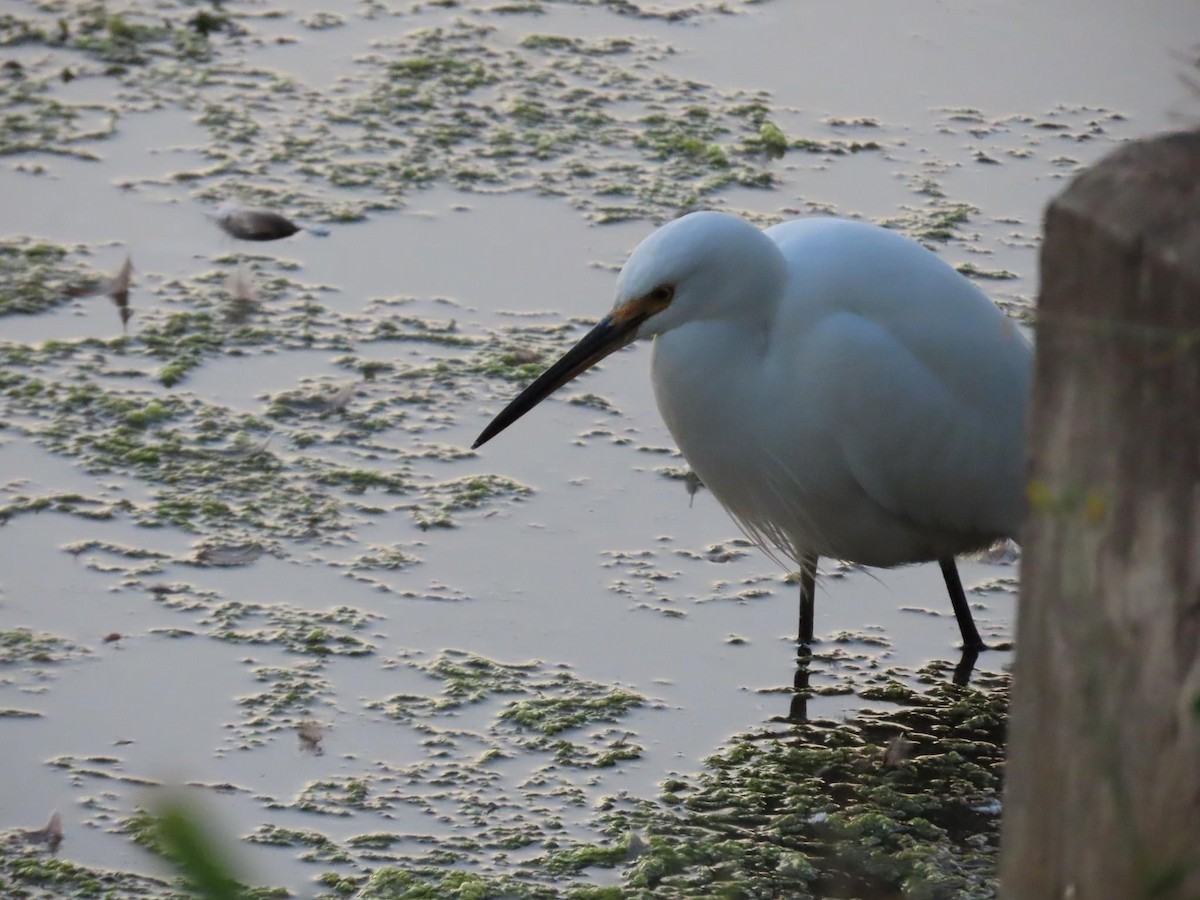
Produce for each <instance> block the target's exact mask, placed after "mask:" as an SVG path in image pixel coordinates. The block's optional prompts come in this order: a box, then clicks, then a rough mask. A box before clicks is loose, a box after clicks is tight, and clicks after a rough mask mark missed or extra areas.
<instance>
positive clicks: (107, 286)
mask: <svg viewBox="0 0 1200 900" xmlns="http://www.w3.org/2000/svg"><path fill="white" fill-rule="evenodd" d="M132 283H133V258H132V257H131V256H130V255H129V254H128V253H127V254H125V262H123V263H121V268H119V269H117V271H116V273H115V274H114V275H113V277H112V278H110V279H108V281H104V282H101V283H100V284H98V285H97V284H96V283H95V282H92V283H91V284H90V285H80V286H77V287H75V288H73V289H70V290H68V292H67V293H68V295H69V296H73V297H86V296H89V295H93V294H103V295H104V296H106V297H108V299H109V300H111V301H112V302H113V303H114V304H115V305H116V307H117V312H118V313H119V314H120V316H121V328H122V329H125V330H128V326H129V320H130V319H132V318H133V310H132V309H131V308H130V306H129V288H130V285H131V284H132Z"/></svg>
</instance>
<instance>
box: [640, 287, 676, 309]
mask: <svg viewBox="0 0 1200 900" xmlns="http://www.w3.org/2000/svg"><path fill="white" fill-rule="evenodd" d="M646 296H647V297H648V298H649V299H650V300H652V301H654V302H655V303H661V304H662V305H663V306H666V305H667V304H668V303H670V302H671V298H672V297H674V296H675V286H674V285H671V284H660V285H659V286H658V287H656V288H655V289H654V290H652V291H651V292H650V293H649V294H647V295H646Z"/></svg>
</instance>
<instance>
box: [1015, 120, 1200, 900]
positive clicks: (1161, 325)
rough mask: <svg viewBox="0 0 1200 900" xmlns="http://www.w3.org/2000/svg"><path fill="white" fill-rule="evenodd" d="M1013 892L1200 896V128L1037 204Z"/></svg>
mask: <svg viewBox="0 0 1200 900" xmlns="http://www.w3.org/2000/svg"><path fill="white" fill-rule="evenodd" d="M1030 434H1031V444H1032V446H1031V457H1032V459H1031V473H1030V515H1029V520H1028V522H1027V525H1026V528H1025V531H1024V535H1023V540H1022V547H1023V560H1022V575H1021V600H1020V611H1019V617H1018V623H1017V625H1018V627H1017V653H1016V662H1015V669H1014V682H1013V698H1012V718H1011V725H1010V736H1009V758H1008V763H1007V768H1006V778H1007V787H1006V792H1005V801H1004V821H1003V826H1002V839H1001V865H1000V880H1001V896H1002V897H1003V898H1006V900H1050V898H1054V900H1059V898H1062V900H1068V898H1073V900H1138V898H1161V900H1196V898H1200V132H1190V133H1183V134H1175V135H1168V136H1164V137H1161V138H1157V139H1154V140H1148V141H1144V142H1138V143H1136V144H1131V145H1129V146H1126V147H1124V148H1122V149H1121V150H1119V151H1117V152H1116V153H1114V154H1112V155H1111V156H1109V157H1108V158H1107V159H1105V160H1103V161H1102V162H1100V163H1099V164H1098V165H1096V166H1094V167H1092V168H1091V169H1089V170H1088V171H1086V172H1084V173H1083V174H1082V175H1081V176H1080V177H1079V178H1077V179H1076V180H1075V181H1074V183H1072V184H1071V185H1070V187H1068V188H1067V190H1066V191H1065V192H1064V193H1063V194H1062V195H1061V196H1059V197H1058V198H1057V199H1056V200H1055V201H1054V202H1053V203H1052V204H1051V205H1050V207H1049V209H1048V210H1047V213H1046V231H1045V243H1044V245H1043V248H1042V286H1041V296H1040V299H1039V312H1038V335H1037V362H1036V375H1035V387H1034V397H1033V402H1032V408H1031V420H1030Z"/></svg>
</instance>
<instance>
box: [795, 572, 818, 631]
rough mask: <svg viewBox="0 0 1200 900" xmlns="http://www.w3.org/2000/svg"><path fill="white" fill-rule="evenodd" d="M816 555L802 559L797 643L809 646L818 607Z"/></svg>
mask: <svg viewBox="0 0 1200 900" xmlns="http://www.w3.org/2000/svg"><path fill="white" fill-rule="evenodd" d="M818 559H819V557H817V556H816V555H815V554H814V555H809V556H805V557H804V558H803V559H802V560H800V633H799V636H798V637H797V638H796V643H798V644H801V645H802V646H805V647H807V646H808V645H809V644H811V643H812V639H813V617H814V616H815V615H816V609H817V560H818Z"/></svg>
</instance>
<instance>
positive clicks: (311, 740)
mask: <svg viewBox="0 0 1200 900" xmlns="http://www.w3.org/2000/svg"><path fill="white" fill-rule="evenodd" d="M296 736H297V737H298V738H299V739H300V749H301V750H302V751H304V752H306V753H311V754H312V755H313V756H323V755H324V754H325V750H324V749H323V748H322V747H321V741H323V740H324V739H325V729H323V728H322V727H321V726H320V724H318V723H317V722H314V721H312V720H311V719H308V720H305V721H303V722H301V723H300V724H299V725H297V726H296Z"/></svg>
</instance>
